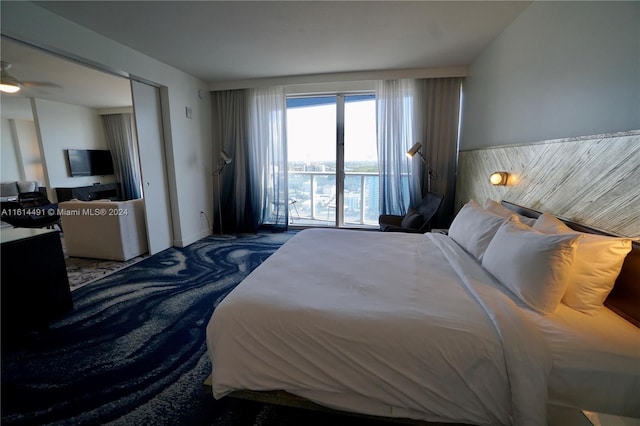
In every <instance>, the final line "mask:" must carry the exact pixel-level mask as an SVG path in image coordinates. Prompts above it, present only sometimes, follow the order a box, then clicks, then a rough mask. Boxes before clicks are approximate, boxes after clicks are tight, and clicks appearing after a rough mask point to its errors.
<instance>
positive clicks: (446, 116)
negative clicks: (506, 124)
mask: <svg viewBox="0 0 640 426" xmlns="http://www.w3.org/2000/svg"><path fill="white" fill-rule="evenodd" d="M418 83H419V85H420V92H421V93H422V94H421V102H422V106H421V108H422V114H423V119H422V120H419V122H420V123H421V124H422V129H421V132H422V138H423V139H422V150H423V151H422V153H423V154H424V156H425V158H426V159H427V162H429V164H430V165H431V168H432V169H433V173H434V178H433V179H432V180H431V191H432V192H436V193H438V194H442V195H443V196H444V199H443V201H442V205H441V206H440V210H439V211H438V213H437V215H436V216H435V217H434V219H433V222H432V227H433V228H448V227H449V225H450V224H451V221H452V220H453V217H454V215H455V206H454V203H455V188H456V173H457V165H458V145H459V128H460V101H461V95H462V83H463V78H462V77H451V78H432V79H424V80H419V82H418ZM427 183H428V175H427V173H424V180H423V186H422V187H423V190H422V192H423V193H426V191H427Z"/></svg>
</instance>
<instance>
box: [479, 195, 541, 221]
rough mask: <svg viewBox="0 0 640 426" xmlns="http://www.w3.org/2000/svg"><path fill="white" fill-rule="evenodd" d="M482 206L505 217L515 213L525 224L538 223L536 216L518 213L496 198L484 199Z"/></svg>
mask: <svg viewBox="0 0 640 426" xmlns="http://www.w3.org/2000/svg"><path fill="white" fill-rule="evenodd" d="M482 207H483V208H484V209H485V210H488V211H490V212H491V213H494V214H497V215H498V216H501V217H504V218H505V219H508V218H510V217H511V216H513V215H515V216H516V217H517V218H518V220H519V221H520V222H522V223H524V224H525V225H529V226H533V224H534V223H536V220H535V219H534V218H531V217H526V216H523V215H521V214H517V213H516V212H514V211H513V210H510V209H508V208H506V207H505V206H503V205H502V204H500V203H499V202H497V201H495V200H492V199H491V198H487V199H486V200H484V203H483V204H482Z"/></svg>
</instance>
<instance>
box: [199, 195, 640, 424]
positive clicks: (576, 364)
mask: <svg viewBox="0 0 640 426" xmlns="http://www.w3.org/2000/svg"><path fill="white" fill-rule="evenodd" d="M503 204H504V205H498V206H496V205H495V202H493V204H491V203H490V204H488V205H487V203H485V205H484V206H479V205H475V203H474V205H469V206H467V205H465V207H464V208H463V210H461V212H460V213H459V214H458V216H457V217H456V219H455V220H454V223H453V224H452V227H451V230H450V231H451V232H450V234H449V235H443V234H439V233H426V234H396V233H392V234H388V233H378V232H366V231H357V230H353V231H349V230H336V229H308V230H304V231H301V232H300V233H298V234H297V235H295V236H294V237H292V238H291V239H290V240H289V241H288V242H287V243H285V244H284V245H283V246H282V247H281V248H280V249H279V250H278V251H277V252H276V253H274V254H273V255H272V256H271V257H269V258H268V259H267V260H266V261H265V262H264V263H263V264H262V265H260V266H259V267H258V268H256V269H255V270H254V271H253V272H252V273H251V274H250V275H249V276H248V277H247V278H246V279H245V280H244V281H243V282H242V283H240V284H239V285H238V286H237V287H236V288H235V289H234V290H233V291H232V292H231V293H230V294H229V295H228V296H227V297H226V298H225V299H224V300H223V301H222V302H221V303H220V304H219V305H218V307H217V308H216V309H215V312H214V313H213V315H212V317H211V319H210V321H209V324H208V326H207V346H208V351H209V356H210V358H211V361H212V367H213V368H212V375H211V386H212V391H213V395H214V397H215V398H221V397H224V396H226V395H228V394H230V393H232V392H235V391H238V390H252V391H276V390H277V391H284V392H286V393H287V394H293V395H296V396H298V397H302V398H304V399H307V400H310V401H313V402H315V403H318V404H320V405H322V406H326V407H330V408H333V409H338V410H343V411H348V412H355V413H363V414H368V415H374V416H383V417H389V418H408V419H416V420H421V421H427V422H452V423H463V424H477V425H485V424H500V425H509V424H516V425H542V424H546V423H547V418H546V416H547V406H548V404H554V405H558V406H566V407H575V408H579V409H585V410H591V411H597V412H602V413H611V414H616V415H623V416H630V417H640V404H638V395H640V368H639V367H638V365H640V328H638V325H639V324H640V323H634V322H633V321H636V316H637V312H635V311H634V309H635V307H637V306H638V300H640V298H638V297H637V296H638V295H637V293H635V292H636V291H637V290H638V289H637V285H638V284H640V283H638V282H637V281H638V280H637V277H638V274H637V273H638V267H639V263H638V253H640V247H638V246H637V245H636V243H633V247H632V244H631V242H630V241H629V240H628V239H616V240H620V242H621V244H622V245H623V246H628V250H627V253H629V254H626V253H625V254H623V255H620V253H618V257H620V256H622V257H621V260H620V265H619V266H618V269H617V271H613V272H611V271H610V273H609V275H611V274H612V273H614V274H615V276H614V279H615V278H616V277H618V282H617V283H616V286H615V287H614V290H613V291H611V290H610V288H609V291H606V293H607V294H608V295H609V296H608V298H607V299H606V302H602V301H601V302H602V303H604V305H605V306H597V307H595V308H594V307H593V306H589V305H586V307H587V308H588V309H587V308H585V312H587V311H589V310H590V311H589V312H588V313H585V312H581V311H579V310H576V309H575V308H574V307H570V306H568V305H567V304H566V303H565V302H563V301H561V300H565V299H566V300H568V302H567V303H575V301H571V300H570V299H567V294H568V293H569V291H568V287H567V285H568V284H566V282H567V281H570V280H573V279H574V278H575V277H574V276H575V272H576V269H575V268H577V267H574V262H577V257H576V254H575V251H576V250H577V248H576V247H578V242H579V241H582V240H584V238H585V237H584V235H586V234H584V232H585V231H587V230H586V229H584V228H580V231H581V233H580V234H577V233H576V231H571V232H559V231H553V232H542V231H541V229H535V225H536V222H538V224H540V223H542V222H541V220H542V219H537V220H536V219H535V218H529V217H527V216H539V215H540V214H539V213H537V212H533V211H528V210H526V209H522V208H519V207H518V206H512V205H508V207H509V209H505V207H504V206H505V205H507V204H505V203H503ZM507 210H508V212H507ZM469 212H471V213H469ZM465 215H466V216H465ZM467 216H468V217H467ZM469 218H471V219H469ZM543 219H545V220H546V221H547V222H548V223H547V222H544V221H543V222H544V223H542V224H541V225H540V227H541V228H543V227H544V226H551V227H552V228H553V226H556V224H555V223H554V222H553V220H556V221H557V219H555V218H549V215H546V214H545V215H544V218H543ZM456 221H457V223H456ZM524 222H526V223H524ZM563 226H564V225H563ZM526 227H533V229H531V228H528V229H525V228H526ZM525 231H526V232H525ZM547 231H549V230H548V229H547ZM589 231H591V230H589ZM510 233H512V234H513V235H512V234H510ZM542 234H544V236H542ZM505 235H506V236H505ZM516 237H517V238H524V239H525V240H524V241H525V242H526V244H520V243H518V244H520V246H523V247H525V248H524V249H523V250H524V251H518V250H520V248H521V247H520V246H516V248H514V246H513V244H515V243H514V241H516V240H517V238H516ZM510 238H511V239H510ZM514 238H515V240H513V239H514ZM531 238H535V240H530V239H531ZM603 238H604V237H603ZM607 238H608V237H607ZM543 240H544V244H551V243H550V242H549V241H552V242H553V244H552V245H554V250H555V249H556V248H557V247H555V246H558V247H560V246H561V249H557V250H556V251H553V250H551V249H549V250H547V251H548V252H549V253H551V252H553V256H556V257H553V256H552V255H551V254H549V253H547V254H548V255H549V256H551V257H550V259H551V260H550V262H551V263H549V265H551V266H549V267H543V268H541V265H545V264H544V262H543V261H544V260H545V259H538V258H537V257H538V256H542V255H540V254H539V253H537V252H536V248H539V247H538V246H537V244H542V243H541V241H543ZM517 241H519V240H517ZM617 242H618V241H616V243H617ZM598 243H600V241H598ZM532 247H533V248H532ZM540 247H542V246H540ZM544 247H547V246H544ZM616 247H617V246H616ZM527 250H530V251H527ZM538 251H544V250H538ZM618 251H620V250H618ZM622 251H623V252H624V249H622ZM523 253H525V254H527V253H529V254H527V256H530V258H529V257H528V258H527V260H528V261H527V262H523V261H522V259H519V258H518V256H522V254H523ZM558 253H560V254H562V256H560V257H559V258H561V259H560V260H558V256H559V255H558ZM543 257H544V256H543ZM529 260H531V261H530V262H529ZM547 260H549V259H547ZM504 262H508V264H507V265H505V264H504ZM541 262H542V263H541ZM622 262H624V266H623V264H622ZM513 264H518V267H514V266H513ZM518 268H519V269H518ZM613 269H614V270H615V265H614V267H613ZM620 269H622V272H621V271H620ZM514 274H515V275H514ZM514 280H515V281H516V285H515V286H514ZM621 280H622V281H624V282H623V283H622V284H620V281H621ZM519 281H524V283H521V282H519ZM558 281H559V282H560V283H558ZM505 283H506V284H505ZM539 287H540V288H543V289H544V291H541V290H540V288H539ZM598 291H600V290H598ZM621 291H622V294H621ZM629 292H631V293H629ZM604 297H606V295H605V296H604ZM604 297H603V299H604ZM630 298H631V299H630ZM633 298H635V301H634V300H633ZM610 300H613V303H610ZM616 300H617V302H619V303H617V302H616ZM602 303H600V304H601V305H602ZM574 306H576V305H574Z"/></svg>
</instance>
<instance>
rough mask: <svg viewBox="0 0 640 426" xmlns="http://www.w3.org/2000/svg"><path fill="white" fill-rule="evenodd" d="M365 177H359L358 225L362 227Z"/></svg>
mask: <svg viewBox="0 0 640 426" xmlns="http://www.w3.org/2000/svg"><path fill="white" fill-rule="evenodd" d="M366 189H367V188H366V186H365V175H360V225H364V199H365V196H364V193H365V191H366Z"/></svg>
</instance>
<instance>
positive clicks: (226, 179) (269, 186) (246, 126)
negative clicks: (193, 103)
mask: <svg viewBox="0 0 640 426" xmlns="http://www.w3.org/2000/svg"><path fill="white" fill-rule="evenodd" d="M211 99H212V110H213V111H212V112H213V117H212V126H213V146H214V147H216V149H217V150H216V149H214V159H213V160H214V164H216V169H217V168H218V167H217V165H218V164H220V163H219V159H220V150H223V151H225V152H226V153H227V154H228V155H229V156H230V157H231V158H232V159H233V162H232V163H231V164H229V165H227V166H226V167H225V168H224V169H223V170H222V173H220V176H219V178H220V187H221V194H220V200H221V201H220V203H221V204H220V205H221V210H222V223H223V230H222V232H224V233H237V232H256V231H257V230H258V229H259V228H260V227H263V226H269V227H274V228H276V229H279V230H285V229H286V228H287V223H288V217H287V215H288V209H287V207H288V206H287V203H286V199H287V161H286V158H287V157H286V127H285V114H286V102H285V95H284V89H283V88H267V89H251V90H227V91H218V92H212V94H211ZM217 178H218V177H217V176H216V173H214V179H217ZM214 187H215V186H214ZM216 191H217V189H216ZM216 199H217V197H214V200H216ZM217 207H218V206H217V205H214V212H216V213H215V214H216V218H217V214H218V208H217ZM214 223H215V227H214V228H215V230H216V231H218V232H219V231H220V227H219V220H216V221H214Z"/></svg>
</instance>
